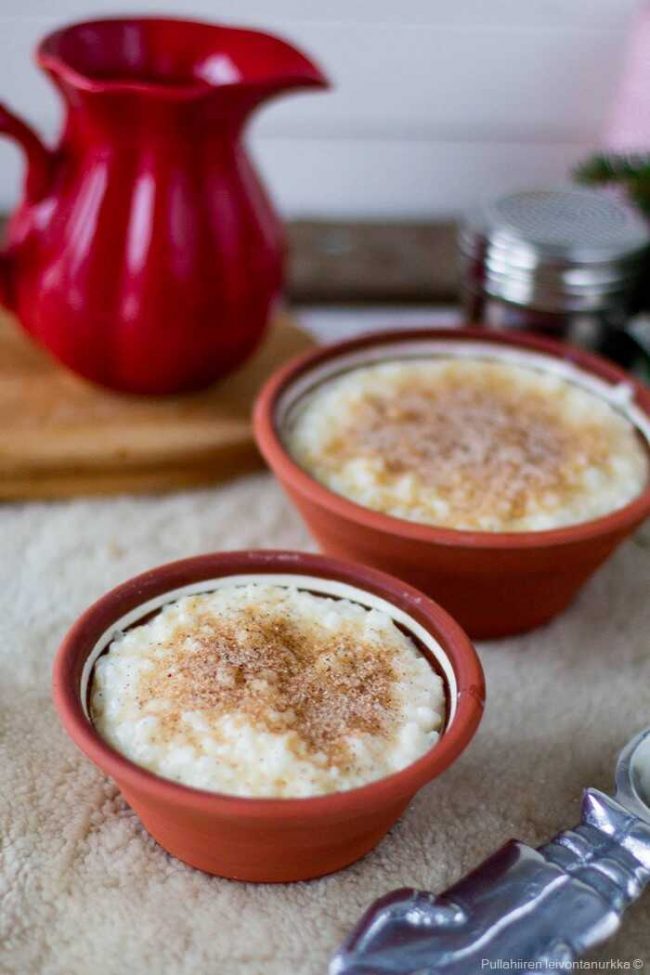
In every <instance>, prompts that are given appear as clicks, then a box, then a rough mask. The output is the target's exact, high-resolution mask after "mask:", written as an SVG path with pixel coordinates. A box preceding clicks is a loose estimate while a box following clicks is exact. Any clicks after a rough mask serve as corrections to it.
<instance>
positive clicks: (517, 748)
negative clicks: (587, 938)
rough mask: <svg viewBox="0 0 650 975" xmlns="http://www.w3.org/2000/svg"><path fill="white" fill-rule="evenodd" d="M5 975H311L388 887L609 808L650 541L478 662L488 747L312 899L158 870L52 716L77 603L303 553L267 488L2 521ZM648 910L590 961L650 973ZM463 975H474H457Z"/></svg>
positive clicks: (639, 675) (247, 483)
mask: <svg viewBox="0 0 650 975" xmlns="http://www.w3.org/2000/svg"><path fill="white" fill-rule="evenodd" d="M0 526H1V537H2V567H1V572H2V579H1V581H0V592H1V593H2V612H1V613H0V632H1V639H0V668H1V671H0V680H1V698H2V699H1V708H2V712H1V739H0V742H1V753H0V830H1V833H2V874H1V877H0V897H1V917H0V943H1V946H2V947H1V949H0V972H2V973H3V975H86V973H90V972H92V973H94V975H124V973H125V972H130V973H136V975H140V973H142V975H145V973H146V975H317V973H322V972H324V969H325V965H326V959H327V958H328V955H329V953H330V952H331V950H332V949H333V948H334V946H335V945H336V944H337V942H338V941H339V939H340V938H341V937H342V935H343V934H344V933H345V932H346V931H347V929H348V928H349V926H350V924H351V922H352V921H354V920H355V919H356V918H357V916H358V915H359V913H360V912H361V910H362V909H363V908H364V907H365V906H366V905H367V904H368V902H369V901H371V900H372V899H373V898H374V897H376V896H377V895H379V894H381V893H383V892H385V891H387V890H389V889H390V888H392V887H396V886H403V885H411V884H413V885H416V886H424V887H429V888H432V889H435V890H440V889H442V888H444V887H446V886H448V885H449V884H451V883H452V882H453V881H455V880H457V879H458V878H459V877H460V876H461V875H462V874H463V873H465V872H466V871H467V870H469V869H470V868H471V867H472V866H474V865H475V864H477V863H478V862H479V861H480V860H481V859H483V858H484V857H485V856H486V855H487V854H489V853H490V852H492V851H493V850H494V849H496V848H497V847H498V846H500V845H501V843H503V842H504V841H505V840H506V839H508V838H509V837H511V836H516V837H519V838H521V839H523V840H525V841H527V842H529V843H533V844H537V843H539V842H541V841H543V840H544V839H546V838H549V837H551V836H552V834H553V833H554V832H556V831H557V830H559V829H561V828H563V827H567V826H571V825H573V824H575V823H576V822H577V820H578V815H579V803H580V793H581V789H582V787H583V786H585V785H595V786H598V787H601V788H603V789H609V788H610V787H611V783H612V772H613V766H614V761H615V757H616V754H617V752H618V750H619V749H620V747H621V746H622V745H623V744H624V742H625V741H626V740H627V739H628V738H629V737H630V736H631V735H632V734H633V733H634V732H636V731H638V730H639V729H640V728H641V727H642V726H644V725H646V724H648V723H650V646H649V634H650V601H649V600H648V583H649V581H650V531H649V530H648V529H649V528H650V526H646V529H645V531H644V532H641V533H640V534H638V535H637V537H636V539H634V540H633V541H631V542H629V543H628V544H627V545H626V546H625V547H624V548H623V549H622V550H621V551H620V552H619V553H618V554H617V555H616V557H615V558H614V559H613V560H612V561H611V562H610V563H609V564H608V565H607V566H606V567H605V568H604V569H603V570H602V571H601V572H600V573H599V574H598V576H597V577H596V578H595V579H594V580H593V581H592V582H591V583H590V584H589V585H588V587H587V588H586V589H585V591H584V592H583V594H582V595H581V596H580V598H579V600H578V602H577V603H576V604H575V606H574V607H573V608H572V609H571V610H570V611H569V612H568V613H566V614H565V615H564V616H563V617H562V618H561V619H559V620H557V621H556V622H555V623H553V624H552V625H550V626H548V627H547V628H545V629H542V630H539V631H538V632H536V633H532V634H530V635H528V636H524V637H521V638H518V639H512V640H507V641H501V642H498V643H492V644H489V645H488V644H485V645H483V646H481V647H480V652H481V657H482V660H483V663H484V666H485V669H486V675H487V682H488V707H487V712H486V717H485V720H484V723H483V725H482V727H481V730H480V732H479V734H478V736H477V738H475V740H474V742H473V743H472V744H471V746H470V748H469V750H468V751H467V752H466V753H465V755H464V756H463V757H462V758H461V759H460V760H459V761H458V762H457V764H456V765H454V766H453V768H451V769H450V770H449V771H448V772H447V773H445V774H444V775H443V776H442V777H441V778H440V779H439V780H438V781H437V782H434V783H432V785H431V786H429V787H428V788H426V789H425V790H424V791H423V792H421V793H420V794H419V796H418V797H417V798H416V800H415V801H414V802H413V804H412V806H411V808H410V810H409V811H408V812H407V814H406V815H405V816H404V817H403V819H402V820H401V822H400V823H399V824H398V825H397V826H396V828H395V829H394V830H393V831H392V833H391V834H390V836H388V837H387V838H386V839H385V840H384V842H383V843H382V844H381V845H380V847H379V848H378V849H377V850H376V852H374V853H373V854H371V855H370V856H369V857H367V858H366V859H365V860H364V861H362V862H361V863H358V864H356V865H355V866H353V867H351V868H349V869H347V870H345V871H343V872H342V873H339V874H338V875H335V876H332V877H328V878H326V879H323V880H318V881H313V882H311V883H303V884H294V885H288V886H255V885H246V884H239V883H232V882H229V881H225V880H220V879H218V878H216V877H208V876H205V875H203V874H201V873H199V872H197V871H194V870H192V869H190V868H189V867H186V866H184V865H183V864H181V863H178V862H177V861H175V860H173V859H171V858H170V857H169V856H167V855H166V854H165V853H164V852H163V851H162V850H161V849H160V848H159V847H158V846H157V845H156V844H155V843H154V842H153V840H151V839H150V838H149V836H148V835H147V834H146V833H145V832H144V831H143V829H142V828H141V826H140V825H139V823H138V820H137V819H136V817H135V815H134V814H133V813H132V812H131V811H130V810H129V809H128V808H127V807H126V806H125V804H124V802H123V801H122V799H121V798H120V796H119V795H118V794H117V793H116V790H115V788H114V787H113V786H112V785H111V783H110V782H108V781H107V780H106V779H105V778H104V777H103V776H102V775H101V774H100V773H99V772H98V771H97V770H96V769H95V768H94V767H93V766H92V765H91V764H90V762H88V761H87V760H86V759H85V758H84V757H83V756H82V755H81V754H80V753H78V752H77V750H76V748H75V747H74V746H73V745H72V743H71V742H70V741H69V740H68V738H67V737H66V735H65V734H64V733H63V731H62V730H61V729H60V727H59V725H58V722H57V719H56V716H55V714H54V711H53V708H52V705H51V703H50V667H51V662H52V656H53V654H54V651H55V649H56V646H57V642H58V640H59V639H60V637H61V636H62V634H63V633H64V631H65V630H66V628H67V627H68V626H69V624H70V623H71V622H72V621H73V620H74V618H75V617H76V615H77V614H78V613H79V612H80V611H81V610H83V609H84V608H85V607H86V605H87V604H88V603H90V602H91V601H92V600H93V599H95V598H96V597H97V596H99V595H100V594H101V593H103V592H104V591H105V590H107V589H108V588H110V587H111V586H113V585H114V584H116V583H118V582H120V581H122V580H124V579H126V578H127V577H128V576H131V575H133V574H134V573H137V572H140V571H142V570H143V569H146V568H147V567H149V566H153V565H156V564H157V563H161V562H166V561H168V560H170V559H176V558H179V557H182V556H187V555H190V554H193V553H197V552H206V551H209V550H215V549H228V548H240V547H246V546H256V547H272V546H281V547H300V548H303V547H306V546H308V544H309V543H308V539H307V536H306V534H305V532H304V529H303V528H302V527H301V525H300V523H299V521H298V518H297V516H296V515H294V513H293V512H292V511H291V509H290V508H289V506H288V504H287V503H286V502H285V501H284V500H283V498H282V496H281V494H280V491H279V490H278V488H277V487H276V486H275V485H274V483H273V481H272V480H271V478H270V477H269V476H267V475H259V476H254V477H250V478H246V479H243V480H240V481H237V482H234V483H232V484H230V485H228V486H226V487H224V488H221V489H215V490H205V491H200V492H194V493H183V494H175V495H170V496H167V497H162V498H150V497H145V498H118V499H113V500H100V501H97V500H93V501H75V502H70V503H67V502H66V503H55V504H38V505H36V504H31V505H29V506H18V505H16V506H6V507H4V508H3V509H1V510H0ZM649 922H650V892H648V894H647V895H646V898H645V900H644V901H643V900H642V901H641V903H640V904H639V905H637V906H636V908H635V909H633V910H631V911H630V913H629V916H628V917H627V919H626V921H625V924H624V927H623V929H622V931H621V932H620V933H619V935H618V936H617V937H616V938H615V939H614V940H612V941H611V942H609V943H608V944H607V945H606V947H605V948H604V949H602V950H601V951H600V952H599V953H597V954H596V955H594V956H593V957H594V958H599V959H605V958H610V957H611V958H620V959H624V960H631V959H633V958H635V957H641V958H643V959H644V960H645V961H646V963H647V966H648V968H649V969H650V923H649ZM468 975H473V973H468Z"/></svg>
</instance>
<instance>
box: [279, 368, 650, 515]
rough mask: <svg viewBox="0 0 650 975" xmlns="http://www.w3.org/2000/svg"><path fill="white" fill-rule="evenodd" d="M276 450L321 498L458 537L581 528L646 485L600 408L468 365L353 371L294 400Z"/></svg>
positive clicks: (636, 446) (640, 459)
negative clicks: (281, 447)
mask: <svg viewBox="0 0 650 975" xmlns="http://www.w3.org/2000/svg"><path fill="white" fill-rule="evenodd" d="M283 439H284V442H285V446H286V447H287V450H288V451H289V453H290V454H291V455H292V456H293V458H294V459H295V460H296V461H297V462H298V463H299V464H300V465H301V466H302V467H303V468H304V469H305V470H306V471H308V472H309V473H310V474H311V475H312V476H313V477H314V478H316V480H318V481H320V482H321V483H322V484H324V485H325V486H326V487H328V488H330V489H331V490H332V491H335V492H336V493H338V494H340V495H343V496H344V497H347V498H349V499H350V500H352V501H355V502H356V503H358V504H360V505H363V506H365V507H367V508H371V509H374V510H376V511H381V512H383V513H384V514H388V515H392V516H394V517H397V518H405V519H408V520H409V521H415V522H421V523H423V524H429V525H436V526H440V527H445V528H453V529H461V530H473V531H486V532H523V531H539V530H544V529H552V528H558V527H560V526H562V525H571V524H576V523H579V522H584V521H590V520H592V519H594V518H597V517H599V516H601V515H604V514H607V513H608V512H611V511H614V510H615V509H617V508H621V507H623V506H624V505H626V504H627V503H628V502H630V501H632V500H633V499H634V498H635V497H637V496H638V495H639V494H640V493H641V492H642V491H643V490H644V488H645V487H646V484H647V482H648V476H649V463H648V451H647V447H646V445H645V444H644V443H643V441H642V440H641V437H640V435H639V434H638V433H637V431H636V429H635V427H634V426H633V424H632V423H631V422H630V421H629V420H628V419H627V418H626V417H625V416H624V415H623V414H622V413H620V412H618V411H617V410H616V409H615V408H613V407H612V406H611V405H610V404H609V403H608V402H606V400H605V399H604V398H602V397H600V396H598V395H597V394H596V393H592V392H591V391H589V390H587V389H585V388H583V387H581V386H579V385H577V384H575V383H572V382H570V381H569V380H567V379H564V378H562V377H560V376H557V375H555V374H553V372H551V371H548V372H546V371H542V370H541V369H538V368H535V367H532V366H528V365H520V364H513V363H507V362H498V361H488V360H481V359H479V358H476V359H472V358H451V357H447V358H433V357H432V358H429V359H419V360H404V361H390V362H382V363H377V364H373V365H368V366H362V367H356V368H353V369H351V370H350V371H348V372H345V373H343V374H342V375H339V376H337V377H334V378H332V379H328V380H324V381H323V382H322V383H321V384H320V385H319V386H318V387H316V388H315V389H314V390H312V391H310V392H309V393H307V394H305V396H304V397H303V399H302V400H301V401H300V402H299V404H297V406H296V407H295V408H294V412H293V414H292V417H291V420H290V422H289V423H288V425H287V428H286V429H285V431H284V433H283Z"/></svg>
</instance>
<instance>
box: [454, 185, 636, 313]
mask: <svg viewBox="0 0 650 975" xmlns="http://www.w3.org/2000/svg"><path fill="white" fill-rule="evenodd" d="M649 244H650V230H649V228H648V225H647V224H646V222H645V221H644V220H643V218H642V217H641V216H640V215H639V214H637V212H636V211H635V210H633V209H632V208H631V207H629V206H627V205H626V204H624V203H623V202H621V201H619V200H618V199H616V198H615V197H613V196H611V195H610V194H608V193H605V192H603V191H601V190H593V189H587V188H583V187H578V186H562V187H556V188H550V189H537V190H525V191H521V192H517V193H511V194H509V195H507V196H502V197H499V198H498V199H496V200H493V201H492V202H490V203H488V204H487V205H486V206H484V207H482V208H481V209H480V210H479V211H478V212H477V213H475V214H474V215H473V216H471V217H470V218H469V219H468V220H467V221H466V223H465V225H464V226H463V227H462V229H461V232H460V236H459V247H460V252H461V256H462V259H463V260H464V262H465V264H466V267H468V268H469V267H471V266H474V269H475V270H476V266H477V265H480V273H479V277H480V280H481V284H482V287H483V289H484V290H485V292H486V293H487V294H491V295H494V296H495V297H500V298H503V299H504V300H507V301H514V302H516V303H518V304H531V305H534V306H535V307H545V308H549V309H553V310H571V309H580V308H595V307H598V306H599V305H600V304H602V303H606V302H607V300H608V299H610V298H611V297H613V296H617V295H619V294H621V293H624V292H625V291H627V290H629V288H630V286H631V284H632V283H633V281H634V280H635V279H636V277H637V276H638V272H639V268H640V264H641V261H642V258H643V256H644V254H645V252H646V251H647V248H648V246H649Z"/></svg>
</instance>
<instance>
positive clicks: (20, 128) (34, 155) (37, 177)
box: [0, 103, 53, 306]
mask: <svg viewBox="0 0 650 975" xmlns="http://www.w3.org/2000/svg"><path fill="white" fill-rule="evenodd" d="M0 135H5V136H7V137H8V138H9V139H13V140H14V141H15V142H17V143H18V145H19V146H20V147H21V149H22V150H23V153H24V154H25V160H26V162H27V169H26V173H25V199H26V201H27V202H28V203H36V202H38V200H40V199H41V198H42V197H43V196H44V195H45V193H46V192H47V189H48V187H49V185H50V177H51V172H52V159H53V154H52V153H51V152H50V150H49V149H47V148H46V147H45V146H44V145H43V143H42V142H41V140H40V139H39V137H38V136H37V135H36V133H35V132H34V131H33V129H31V128H30V127H29V126H28V125H27V124H26V123H25V122H23V121H22V119H19V118H18V117H17V116H16V115H14V114H13V112H10V111H9V109H8V108H6V107H5V106H4V105H3V104H1V103H0ZM11 278H12V273H11V258H10V256H9V254H8V253H7V251H6V250H4V251H3V250H0V303H2V304H4V305H8V306H11V304H12V301H11V293H12V290H13V289H12V286H11V285H12V281H11Z"/></svg>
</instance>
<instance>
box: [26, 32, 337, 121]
mask: <svg viewBox="0 0 650 975" xmlns="http://www.w3.org/2000/svg"><path fill="white" fill-rule="evenodd" d="M37 57H38V61H39V63H40V64H41V66H42V67H43V68H45V70H46V71H48V72H49V73H50V74H51V75H52V76H53V78H54V79H55V81H56V82H57V84H59V86H60V87H63V88H64V89H71V88H72V89H77V90H82V91H85V92H96V93H100V94H102V93H105V94H111V93H113V94H116V93H117V94H119V93H120V92H123V93H130V94H136V93H139V94H142V95H145V96H146V95H150V96H153V97H156V98H158V99H160V98H167V99H170V100H174V101H176V100H179V99H189V98H194V97H202V96H205V95H206V94H207V93H208V92H209V91H211V90H213V91H217V92H222V93H223V94H224V95H225V94H226V93H227V92H230V93H231V94H232V95H235V94H241V95H244V94H245V93H248V94H249V95H250V100H251V101H253V102H254V101H255V100H257V101H260V100H262V99H263V98H264V97H266V96H272V95H273V94H278V93H280V92H282V91H285V90H288V89H294V88H322V87H326V86H327V84H328V82H327V79H326V77H325V75H324V74H323V72H322V71H321V70H320V68H319V67H317V66H316V65H315V64H314V63H313V62H312V61H311V60H310V59H309V58H307V57H306V56H305V55H304V54H302V52H301V51H299V50H297V48H295V47H293V46H292V45H291V44H288V43H287V42H286V41H284V40H282V39H281V38H279V37H275V36H274V35H272V34H266V33H264V32H262V31H254V30H247V29H243V28H239V27H229V26H225V25H221V24H204V23H200V22H198V21H190V20H180V19H174V18H161V17H137V18H128V19H122V18H118V19H106V20H93V21H87V22H86V23H80V24H73V25H72V26H70V27H64V28H62V29H61V30H57V31H55V32H54V33H53V34H50V35H49V37H46V38H45V40H44V41H43V42H42V43H41V44H40V46H39V48H38V54H37Z"/></svg>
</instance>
